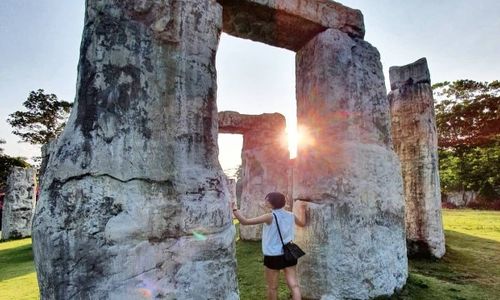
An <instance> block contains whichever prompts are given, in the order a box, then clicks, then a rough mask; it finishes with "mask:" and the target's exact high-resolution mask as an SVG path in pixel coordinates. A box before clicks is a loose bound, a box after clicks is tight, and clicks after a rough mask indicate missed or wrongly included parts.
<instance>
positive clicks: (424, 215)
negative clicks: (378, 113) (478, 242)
mask: <svg viewBox="0 0 500 300" xmlns="http://www.w3.org/2000/svg"><path fill="white" fill-rule="evenodd" d="M389 74H390V79H391V90H392V91H391V92H390V93H389V101H390V102H391V111H392V136H393V139H394V148H395V150H396V152H397V153H398V155H399V159H400V160H401V168H402V173H403V182H404V195H405V199H406V240H407V247H408V254H409V255H418V256H419V255H424V256H429V255H431V256H434V257H437V258H440V257H442V256H443V255H444V253H445V242H444V233H443V223H442V219H441V189H440V184H439V167H438V162H439V159H438V152H437V133H436V117H435V113H434V98H433V96H432V88H431V85H430V82H431V79H430V75H429V69H428V67H427V60H426V59H425V58H422V59H420V60H418V61H416V62H414V63H412V64H409V65H406V66H402V67H391V68H390V69H389Z"/></svg>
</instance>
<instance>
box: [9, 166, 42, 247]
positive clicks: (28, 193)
mask: <svg viewBox="0 0 500 300" xmlns="http://www.w3.org/2000/svg"><path fill="white" fill-rule="evenodd" d="M35 176H36V170H35V169H34V168H21V167H13V168H12V170H11V172H10V174H9V177H8V178H7V189H6V192H5V198H4V204H3V210H2V240H8V239H13V238H23V237H29V236H31V222H32V220H33V213H34V210H35V203H36V179H35Z"/></svg>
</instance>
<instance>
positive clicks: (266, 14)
mask: <svg viewBox="0 0 500 300" xmlns="http://www.w3.org/2000/svg"><path fill="white" fill-rule="evenodd" d="M218 2H219V3H221V4H222V6H223V7H224V31H225V32H227V33H228V34H231V35H234V36H237V37H241V38H247V39H251V40H254V41H258V42H263V43H266V44H269V45H273V46H277V47H282V48H286V49H290V50H293V51H297V50H299V49H300V48H301V47H302V46H304V45H305V44H306V43H307V42H308V41H309V40H310V39H311V38H313V37H314V36H315V35H317V34H318V33H320V32H322V31H324V30H326V29H327V28H334V29H338V30H340V31H343V32H345V33H347V34H349V35H351V36H353V37H358V38H363V37H364V34H365V28H364V22H363V15H362V13H361V12H360V11H359V10H356V9H352V8H349V7H346V6H343V5H342V4H340V3H337V2H334V1H330V0H218Z"/></svg>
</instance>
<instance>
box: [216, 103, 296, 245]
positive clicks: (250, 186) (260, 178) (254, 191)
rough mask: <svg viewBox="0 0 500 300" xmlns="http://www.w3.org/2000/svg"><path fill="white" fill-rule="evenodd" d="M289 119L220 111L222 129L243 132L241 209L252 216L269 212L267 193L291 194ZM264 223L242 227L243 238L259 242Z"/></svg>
mask: <svg viewBox="0 0 500 300" xmlns="http://www.w3.org/2000/svg"><path fill="white" fill-rule="evenodd" d="M285 128H286V121H285V117H284V116H283V115H281V114H278V113H274V114H261V115H245V114H239V113H237V112H232V111H225V112H219V132H220V133H238V134H242V135H243V149H242V150H241V157H242V177H241V181H242V182H241V200H240V209H241V211H242V213H243V214H244V215H245V216H246V217H249V218H254V217H257V216H260V215H262V214H264V213H266V209H265V208H264V207H263V205H262V204H263V203H264V199H265V196H266V195H267V194H268V193H270V192H275V191H277V192H281V193H283V194H285V195H287V193H288V189H289V187H288V184H289V182H288V170H289V160H290V153H289V151H288V143H287V140H286V138H285ZM261 237H262V225H252V226H240V238H241V239H242V240H252V241H257V240H260V239H261Z"/></svg>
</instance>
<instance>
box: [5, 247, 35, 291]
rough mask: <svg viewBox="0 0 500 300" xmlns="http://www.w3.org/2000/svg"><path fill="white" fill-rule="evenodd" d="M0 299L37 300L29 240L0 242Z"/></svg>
mask: <svg viewBox="0 0 500 300" xmlns="http://www.w3.org/2000/svg"><path fill="white" fill-rule="evenodd" d="M0 299H1V300H14V299H15V300H18V299H19V300H24V299H38V284H37V280H36V274H35V265H34V264H33V252H32V250H31V239H22V240H15V241H7V242H0Z"/></svg>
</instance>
